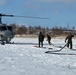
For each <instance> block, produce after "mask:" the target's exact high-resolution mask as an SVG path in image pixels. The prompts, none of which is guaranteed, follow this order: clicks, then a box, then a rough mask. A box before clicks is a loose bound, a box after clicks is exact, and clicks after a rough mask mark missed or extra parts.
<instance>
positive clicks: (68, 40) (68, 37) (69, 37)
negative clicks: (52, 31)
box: [65, 33, 74, 49]
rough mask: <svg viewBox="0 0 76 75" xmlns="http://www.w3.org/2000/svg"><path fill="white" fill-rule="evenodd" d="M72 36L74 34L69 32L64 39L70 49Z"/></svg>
mask: <svg viewBox="0 0 76 75" xmlns="http://www.w3.org/2000/svg"><path fill="white" fill-rule="evenodd" d="M72 37H74V35H72V34H71V33H70V34H69V35H68V36H67V37H66V39H65V42H66V40H67V47H68V48H69V47H70V49H72Z"/></svg>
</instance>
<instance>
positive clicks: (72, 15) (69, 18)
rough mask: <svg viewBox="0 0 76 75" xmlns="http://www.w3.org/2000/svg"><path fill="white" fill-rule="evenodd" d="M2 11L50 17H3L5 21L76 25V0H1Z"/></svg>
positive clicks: (65, 25)
mask: <svg viewBox="0 0 76 75" xmlns="http://www.w3.org/2000/svg"><path fill="white" fill-rule="evenodd" d="M0 13H3V14H12V15H18V16H33V17H46V18H50V19H35V18H17V17H13V18H10V17H3V18H2V20H3V23H7V24H11V23H17V24H22V25H26V26H29V25H31V26H35V25H40V26H42V27H50V28H51V27H55V26H59V27H60V26H61V27H67V24H68V25H69V27H70V28H71V27H73V26H76V0H0Z"/></svg>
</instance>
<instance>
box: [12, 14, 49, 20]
mask: <svg viewBox="0 0 76 75" xmlns="http://www.w3.org/2000/svg"><path fill="white" fill-rule="evenodd" d="M13 17H24V18H37V19H50V18H45V17H33V16H14V15H13Z"/></svg>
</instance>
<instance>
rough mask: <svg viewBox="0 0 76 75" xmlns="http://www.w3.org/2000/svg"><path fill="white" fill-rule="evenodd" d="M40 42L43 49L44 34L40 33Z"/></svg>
mask: <svg viewBox="0 0 76 75" xmlns="http://www.w3.org/2000/svg"><path fill="white" fill-rule="evenodd" d="M38 41H39V47H40V44H41V47H43V41H44V35H43V34H42V32H39V36H38Z"/></svg>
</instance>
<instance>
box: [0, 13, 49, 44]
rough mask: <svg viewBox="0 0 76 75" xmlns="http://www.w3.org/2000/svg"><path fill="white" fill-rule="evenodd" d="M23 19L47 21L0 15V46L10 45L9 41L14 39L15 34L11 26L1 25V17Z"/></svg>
mask: <svg viewBox="0 0 76 75" xmlns="http://www.w3.org/2000/svg"><path fill="white" fill-rule="evenodd" d="M3 16H6V17H25V18H38V19H49V18H44V17H32V16H15V15H6V14H2V13H1V14H0V41H1V44H2V45H4V44H5V43H7V44H11V42H10V41H11V39H13V38H14V36H15V34H14V32H13V30H12V27H11V26H8V25H7V24H3V23H2V20H1V19H2V17H3Z"/></svg>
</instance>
